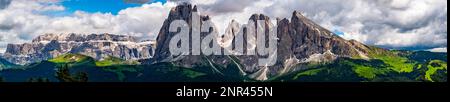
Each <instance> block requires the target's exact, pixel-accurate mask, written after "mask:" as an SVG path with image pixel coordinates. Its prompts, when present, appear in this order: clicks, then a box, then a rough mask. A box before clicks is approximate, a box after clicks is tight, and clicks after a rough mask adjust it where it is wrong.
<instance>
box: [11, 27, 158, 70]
mask: <svg viewBox="0 0 450 102" xmlns="http://www.w3.org/2000/svg"><path fill="white" fill-rule="evenodd" d="M152 46H153V43H149V42H139V41H137V40H136V38H134V37H133V36H127V35H114V34H107V33H104V34H89V35H85V34H74V33H70V34H44V35H40V36H38V37H36V38H35V39H33V41H32V43H24V44H8V46H7V49H6V52H5V54H4V55H3V57H4V58H5V59H6V60H8V61H10V62H12V63H15V64H21V65H23V64H29V63H34V62H39V61H42V60H46V59H50V58H54V57H56V56H59V55H62V54H66V53H74V54H83V55H87V56H90V57H92V58H94V59H97V60H101V59H103V58H104V57H106V56H113V57H118V58H122V59H126V60H139V59H148V58H151V57H152V56H153V47H152Z"/></svg>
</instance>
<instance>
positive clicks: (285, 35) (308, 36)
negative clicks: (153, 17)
mask: <svg viewBox="0 0 450 102" xmlns="http://www.w3.org/2000/svg"><path fill="white" fill-rule="evenodd" d="M193 11H196V8H195V7H194V8H192V6H191V5H190V4H186V3H185V4H181V5H179V6H177V7H175V8H173V9H172V10H171V11H170V14H169V16H168V18H167V19H166V21H165V22H164V24H163V27H162V28H161V30H160V33H159V35H158V39H157V47H156V54H155V59H154V62H155V63H157V62H172V63H174V64H176V65H179V66H183V67H193V66H196V65H202V64H203V65H204V64H205V61H206V63H209V65H211V66H212V68H215V67H216V66H217V65H224V66H226V65H230V64H235V65H237V66H239V70H240V71H241V73H242V75H245V76H247V77H250V78H253V79H256V80H267V79H268V78H270V77H273V76H277V75H282V74H285V73H289V72H292V71H296V70H300V69H301V68H302V67H299V66H298V65H301V64H302V63H322V62H330V61H333V60H334V59H336V58H337V57H361V58H367V53H368V51H369V47H368V46H366V45H364V44H362V43H359V42H356V41H354V40H351V41H348V40H345V39H343V38H341V37H339V36H337V35H335V34H333V33H332V32H330V31H329V30H327V29H325V28H323V27H321V26H319V25H318V24H316V23H314V22H313V21H311V20H309V19H307V18H306V17H305V16H303V15H302V14H301V13H299V12H297V11H295V12H293V16H292V18H291V20H290V21H289V20H288V19H277V24H278V25H277V26H276V27H277V29H278V32H277V39H278V49H277V62H276V65H274V66H269V67H260V66H257V63H258V58H259V56H256V55H252V56H247V55H246V56H225V55H223V56H204V55H200V56H193V55H188V56H177V57H174V56H171V55H170V52H169V50H168V44H169V41H170V38H171V37H173V36H174V33H170V32H169V30H168V29H169V24H170V22H172V21H174V20H177V19H180V20H185V21H187V22H188V24H189V25H192V20H191V18H190V17H191V15H192V12H193ZM201 19H202V22H204V20H207V19H209V17H208V16H202V17H201ZM257 20H264V21H265V22H264V23H265V25H266V28H270V27H275V26H274V25H273V24H271V22H270V18H269V17H268V16H265V15H263V14H254V15H252V16H251V17H250V18H249V21H254V22H256V21H257ZM240 26H241V25H239V23H237V22H235V21H232V22H231V23H230V25H229V26H228V28H227V29H226V32H225V35H227V34H231V35H236V34H237V33H238V32H239V27H240ZM243 34H244V38H246V37H245V36H247V35H246V34H250V33H248V32H246V33H243ZM247 40H249V39H244V48H247V46H252V45H248V44H246V41H247ZM217 43H219V45H221V47H223V48H225V47H226V46H232V43H233V38H229V37H227V36H222V37H221V38H220V40H219V42H217ZM250 44H251V43H250ZM222 50H227V49H222ZM244 52H246V51H244ZM232 57H233V58H235V59H233V58H232Z"/></svg>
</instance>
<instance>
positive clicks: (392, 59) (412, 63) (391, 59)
mask: <svg viewBox="0 0 450 102" xmlns="http://www.w3.org/2000/svg"><path fill="white" fill-rule="evenodd" d="M421 53H423V52H421ZM402 54H405V52H404V51H388V50H383V49H379V48H376V47H371V52H369V57H370V58H371V59H370V60H363V59H360V58H340V59H338V60H336V61H335V62H333V63H328V64H321V65H314V66H309V65H308V68H307V69H309V70H301V71H298V72H294V73H290V74H287V75H283V76H281V77H278V78H276V79H273V80H274V81H339V82H340V81H345V82H348V81H433V80H432V78H439V77H433V76H441V77H444V80H445V81H446V77H445V76H446V71H447V68H446V66H447V65H446V63H447V62H446V61H442V60H431V61H430V59H445V58H442V57H446V54H445V56H442V54H435V53H427V56H428V57H427V56H420V54H417V53H410V52H409V53H407V54H405V55H403V56H401V55H402ZM410 56H412V57H414V58H412V57H410ZM416 60H422V61H424V62H419V61H416ZM431 63H434V64H433V65H434V66H431V65H432V64H431ZM421 68H423V69H421ZM423 70H425V71H426V72H425V71H423ZM439 70H441V71H445V75H442V73H439V74H440V75H435V74H436V73H438V72H437V71H439ZM311 79H313V80H311Z"/></svg>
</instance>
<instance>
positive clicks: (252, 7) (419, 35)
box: [201, 0, 447, 49]
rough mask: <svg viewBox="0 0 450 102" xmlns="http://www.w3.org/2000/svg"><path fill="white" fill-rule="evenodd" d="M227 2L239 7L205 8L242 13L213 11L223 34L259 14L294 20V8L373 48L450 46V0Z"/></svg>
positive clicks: (216, 5)
mask: <svg viewBox="0 0 450 102" xmlns="http://www.w3.org/2000/svg"><path fill="white" fill-rule="evenodd" d="M215 1H216V2H223V1H225V0H215ZM226 1H227V2H235V4H234V5H233V4H229V5H224V4H218V3H209V4H206V8H201V9H203V11H206V13H208V11H224V10H220V9H227V7H225V6H228V7H234V6H237V7H236V8H241V9H242V10H230V11H228V12H219V13H217V12H216V13H211V14H213V16H212V19H213V21H215V22H216V24H217V25H219V26H218V27H222V28H220V29H222V30H220V31H221V32H223V31H224V30H223V29H224V28H223V27H226V24H228V22H230V21H231V19H236V20H237V21H238V22H240V23H245V22H246V21H247V20H248V17H250V16H249V15H251V14H254V13H263V14H266V15H268V16H269V17H271V18H272V19H274V18H276V17H280V18H290V17H291V15H292V12H293V11H294V10H299V11H301V12H303V13H304V15H306V16H307V17H308V18H310V19H312V20H313V21H315V22H317V23H318V24H320V25H322V26H323V27H325V28H328V29H330V30H339V31H342V32H344V34H343V35H342V37H344V38H346V39H355V40H357V41H360V42H363V43H365V44H369V45H377V46H382V47H386V48H394V49H411V48H413V49H429V48H435V47H442V46H447V0H261V1H254V2H251V3H249V2H242V1H241V0H226ZM244 1H245V0H244ZM259 3H261V4H262V5H261V4H259ZM225 4H228V3H225ZM203 5H205V4H203ZM241 5H246V7H241ZM208 7H216V8H214V9H212V8H208ZM221 7H222V8H221Z"/></svg>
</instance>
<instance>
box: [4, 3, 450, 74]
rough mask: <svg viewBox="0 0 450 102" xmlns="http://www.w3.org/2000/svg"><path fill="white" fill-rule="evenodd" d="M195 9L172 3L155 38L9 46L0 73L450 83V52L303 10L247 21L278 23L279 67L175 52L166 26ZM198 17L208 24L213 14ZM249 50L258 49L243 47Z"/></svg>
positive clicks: (71, 38)
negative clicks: (406, 46)
mask: <svg viewBox="0 0 450 102" xmlns="http://www.w3.org/2000/svg"><path fill="white" fill-rule="evenodd" d="M194 13H198V12H197V7H196V6H193V5H191V4H188V3H182V4H179V5H178V6H176V7H174V8H172V9H171V10H170V13H169V16H168V18H167V19H166V20H165V21H164V23H163V25H162V27H161V30H160V32H159V34H158V36H157V39H156V41H154V42H153V41H143V42H142V41H137V40H136V39H135V38H133V37H132V36H125V35H114V34H90V35H82V34H45V35H41V36H38V37H37V38H35V39H33V41H32V43H25V44H9V45H8V47H7V50H6V52H5V53H4V54H3V55H2V57H3V60H2V59H0V62H1V63H0V68H1V67H3V69H4V70H2V71H0V77H3V80H6V81H19V82H20V81H32V82H33V81H52V82H53V81H63V82H67V81H68V82H77V81H90V82H110V81H125V82H161V81H169V82H180V81H181V82H190V81H201V82H204V81H207V82H209V81H213V82H215V81H219V82H223V81H225V82H228V81H231V82H247V81H250V82H253V81H275V82H278V81H281V82H284V81H287V82H293V81H301V82H304V81H308V82H309V81H312V82H342V81H343V82H364V81H376V82H390V81H394V82H399V81H400V82H405V81H431V82H436V81H437V82H442V81H443V82H446V81H447V53H433V52H424V51H397V50H388V49H383V48H379V47H376V46H369V45H365V44H363V43H360V42H358V41H355V40H346V39H343V38H341V37H339V36H338V35H336V34H334V33H333V32H331V31H329V30H327V29H326V28H323V27H321V26H320V25H318V24H316V23H314V22H313V21H311V20H309V19H308V18H307V17H305V16H304V15H303V14H301V13H300V12H298V11H294V12H293V13H292V17H291V18H290V19H288V18H283V19H279V18H277V19H276V23H277V24H276V26H275V24H272V22H271V18H270V17H268V16H265V15H264V14H254V15H252V16H251V17H249V22H256V21H258V20H263V21H264V22H262V23H264V25H266V27H268V28H273V27H276V28H277V29H278V30H277V39H278V40H277V45H276V46H277V51H276V52H277V53H276V55H277V57H276V59H277V60H276V63H275V65H274V66H258V65H257V63H258V58H260V57H261V56H256V55H203V54H202V55H183V56H177V57H174V56H172V55H171V53H170V52H169V42H170V39H171V38H172V37H174V36H175V34H176V33H173V32H170V31H169V27H170V23H171V22H173V21H175V20H184V21H186V22H187V23H188V25H190V26H192V25H193V21H192V19H194V18H192V15H193V14H194ZM199 19H200V20H199V21H200V24H204V23H209V22H210V21H209V20H210V19H211V17H210V16H207V15H202V16H200V18H199ZM258 23H261V22H258ZM240 26H242V24H239V23H237V22H236V21H231V22H230V23H229V26H228V28H227V29H226V32H225V34H224V35H223V36H220V37H219V38H217V39H220V40H218V41H216V42H212V43H217V45H220V46H221V49H222V50H229V49H226V48H227V47H230V46H232V43H233V42H234V40H233V38H227V37H228V36H227V35H237V34H238V33H239V32H240V28H241V27H240ZM255 29H256V28H255ZM190 30H192V28H191V29H190ZM243 34H244V36H255V35H249V34H256V33H250V32H243ZM205 36H206V35H205V34H201V39H203V38H204V37H205ZM246 40H249V39H246ZM255 45H256V44H255V43H244V45H243V46H255ZM250 50H255V49H254V48H253V49H246V50H245V51H250Z"/></svg>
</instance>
